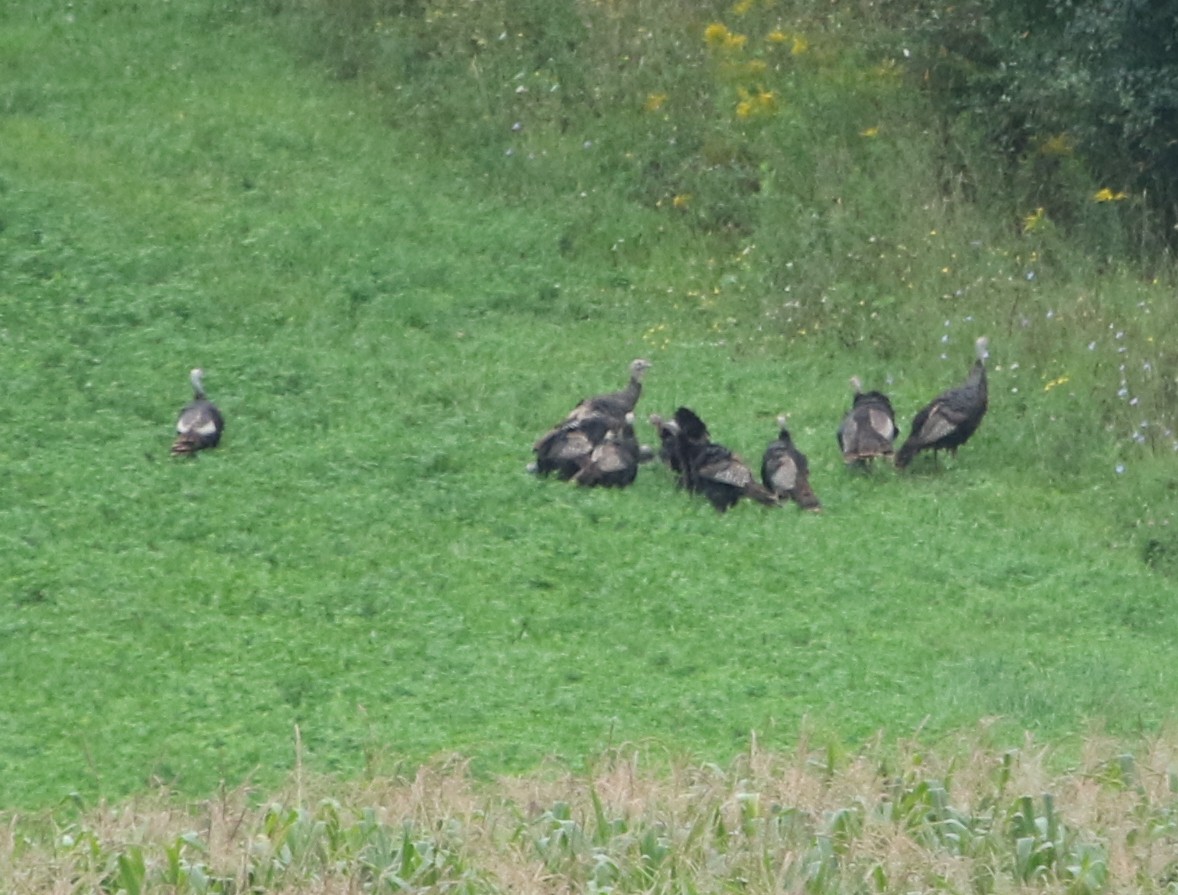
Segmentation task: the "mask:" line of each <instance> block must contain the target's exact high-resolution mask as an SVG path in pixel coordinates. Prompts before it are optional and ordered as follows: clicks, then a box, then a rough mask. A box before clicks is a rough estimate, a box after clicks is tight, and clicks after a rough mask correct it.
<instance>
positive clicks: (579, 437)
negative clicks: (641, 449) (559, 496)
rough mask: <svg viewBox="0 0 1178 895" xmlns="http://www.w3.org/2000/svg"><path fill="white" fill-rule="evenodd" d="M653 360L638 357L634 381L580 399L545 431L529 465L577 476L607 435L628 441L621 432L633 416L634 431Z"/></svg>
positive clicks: (537, 470) (534, 469)
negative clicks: (555, 423)
mask: <svg viewBox="0 0 1178 895" xmlns="http://www.w3.org/2000/svg"><path fill="white" fill-rule="evenodd" d="M649 368H650V362H649V361H646V360H643V359H642V358H638V359H636V360H634V361H633V362H632V363H631V364H630V381H629V384H628V385H627V386H626V387H625V388H624V389H621V390H619V391H616V392H608V393H606V394H602V395H595V396H593V397H591V398H585V399H584V400H583V401H580V402H579V403H578V404H577V405H576V406H575V407H574V408H573V409H572V410H571V411H569V413H568V415H567V416H566V417H565V418H564V419H563V420H561V421H560V422H559V423H558V424H557V425H555V426H554V427H552V428H551V429H549V430H548V431H547V432H545V433H544V434H543V435H541V436H540V437H539V438H538V439H537V440H536V442H535V443H534V444H533V445H532V452H533V453H534V454H535V455H536V459H535V461H534V462H533V463H531V464H530V465H529V466H528V469H529V471H531V472H534V473H536V474H537V475H549V474H552V473H555V474H556V476H557V477H558V478H561V479H571V478H573V477H574V476H576V475H577V474H578V473H579V472H580V471H581V470H582V468H583V467H584V466H585V465H586V463H590V462H591V457H592V455H593V452H594V450H595V449H596V448H598V447H599V446H601V445H602V444H603V443H604V442H605V440H606V435H607V434H608V433H610V432H614V433H617V434H616V437H615V439H614V441H615V443H616V444H620V443H622V442H624V441H625V438H624V436H623V435H622V434H621V432H622V430H623V429H624V428H625V427H626V425H627V416H630V424H629V425H630V431H631V432H633V416H632V414H633V412H634V408H635V406H637V404H638V399H639V398H640V397H641V396H642V380H643V377H644V376H645V374H646V371H647V370H648V369H649Z"/></svg>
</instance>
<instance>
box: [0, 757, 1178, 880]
mask: <svg viewBox="0 0 1178 895" xmlns="http://www.w3.org/2000/svg"><path fill="white" fill-rule="evenodd" d="M1089 747H1090V749H1089V753H1088V754H1087V755H1085V756H1084V758H1083V760H1082V761H1081V762H1080V763H1079V764H1078V765H1077V766H1076V767H1075V769H1074V770H1072V771H1069V772H1067V773H1059V772H1058V771H1054V770H1053V769H1052V768H1051V763H1052V762H1051V760H1050V759H1051V757H1050V756H1049V754H1048V750H1047V749H1045V748H1043V747H1041V746H1039V745H1037V744H1035V743H1033V742H1031V741H1030V740H1028V741H1027V742H1025V743H1023V744H1022V746H1020V747H1018V748H1012V749H1001V750H1000V749H995V748H993V747H992V746H990V745H988V744H987V743H986V737H985V736H982V737H981V738H971V739H969V740H964V739H963V740H960V741H955V742H948V743H943V744H942V746H941V748H939V749H937V750H936V751H935V752H928V751H926V750H924V749H923V748H922V747H919V746H914V745H912V744H907V745H903V746H900V747H898V748H897V747H887V748H884V747H882V746H881V745H880V744H878V743H877V744H874V745H872V746H870V747H868V748H866V749H864V750H863V751H862V752H860V753H858V754H854V755H836V754H832V753H829V752H823V751H812V747H811V745H810V744H808V743H807V742H805V740H804V739H803V740H802V741H801V742H800V743H799V745H798V748H797V750H796V751H794V752H792V753H781V752H778V753H775V754H765V753H761V752H759V751H758V750H757V748H756V745H755V744H753V747H752V748H751V749H750V751H749V752H748V753H746V754H745V755H743V756H741V757H739V758H738V759H737V760H736V761H735V762H733V764H732V765H731V766H730V767H726V768H720V767H717V766H716V765H685V764H675V765H674V766H673V767H671V768H669V769H668V768H667V767H664V766H661V764H660V766H659V767H658V768H657V769H655V770H652V769H651V768H649V767H647V765H646V763H645V757H644V756H643V755H642V754H640V753H639V752H637V751H634V750H631V749H622V750H619V751H617V752H612V753H610V754H608V755H606V756H603V757H602V758H601V759H599V760H598V761H596V762H594V763H593V764H592V765H591V766H589V767H587V768H586V769H585V770H584V771H578V772H573V773H569V772H568V771H565V770H560V769H552V772H550V773H549V772H542V773H540V774H535V775H530V776H529V777H527V778H523V779H520V778H504V779H501V780H497V781H495V782H494V783H493V784H489V785H488V784H482V785H480V784H476V783H475V782H474V781H472V779H471V777H470V774H469V772H468V770H467V769H466V767H465V766H464V765H463V764H462V763H461V762H456V763H449V764H441V765H434V766H428V767H421V768H419V769H417V770H416V771H414V772H410V773H408V774H407V775H406V776H404V777H395V778H391V779H380V780H372V781H368V782H367V783H365V784H341V783H340V782H339V781H326V780H323V779H319V778H311V779H304V778H303V777H302V776H301V775H300V776H298V777H296V778H295V779H294V780H292V781H291V782H290V784H289V785H288V786H287V787H286V788H285V790H283V791H281V792H280V793H278V794H275V795H272V796H270V797H268V798H266V799H265V800H264V801H263V803H262V804H258V803H257V802H256V800H255V799H253V798H251V794H249V793H246V792H243V791H230V792H224V793H222V794H221V795H220V796H218V797H216V798H211V799H209V800H207V801H203V802H201V803H199V804H197V805H194V806H193V807H192V808H190V809H179V808H177V807H175V806H174V805H172V804H170V803H168V802H167V801H159V800H148V801H140V800H136V801H134V802H131V803H127V804H124V805H120V806H111V807H109V808H108V807H103V808H102V809H99V810H92V811H85V812H79V813H77V814H75V815H73V816H71V817H69V818H67V819H57V820H53V821H49V820H43V821H41V822H35V821H26V822H23V823H21V824H19V825H16V826H9V827H7V828H6V829H5V833H4V835H3V836H0V871H3V878H4V879H5V884H4V886H5V891H6V892H12V893H37V895H40V893H45V892H67V891H104V892H125V893H128V895H135V893H139V892H151V891H169V892H175V893H184V895H187V893H206V892H213V893H236V892H274V893H283V892H371V891H390V892H396V891H412V892H464V893H501V892H651V893H686V892H726V891H741V892H749V893H765V895H769V893H780V892H806V893H811V895H816V893H836V892H864V893H866V892H913V891H921V892H930V891H946V892H973V893H980V895H986V893H999V892H1012V891H1021V890H1023V889H1025V888H1031V889H1033V890H1034V891H1037V892H1060V893H1069V895H1077V893H1095V892H1138V893H1152V892H1159V893H1160V892H1172V891H1173V888H1174V885H1175V884H1176V875H1178V861H1176V860H1175V857H1174V854H1175V847H1176V846H1178V803H1176V801H1175V795H1174V785H1173V784H1174V779H1173V775H1174V768H1173V764H1174V758H1175V754H1174V743H1173V740H1172V739H1171V738H1162V739H1154V740H1150V741H1148V742H1146V743H1143V744H1141V748H1140V749H1138V750H1137V751H1136V752H1134V753H1126V752H1121V751H1119V747H1117V746H1115V745H1114V744H1111V743H1108V742H1091V743H1090V744H1089Z"/></svg>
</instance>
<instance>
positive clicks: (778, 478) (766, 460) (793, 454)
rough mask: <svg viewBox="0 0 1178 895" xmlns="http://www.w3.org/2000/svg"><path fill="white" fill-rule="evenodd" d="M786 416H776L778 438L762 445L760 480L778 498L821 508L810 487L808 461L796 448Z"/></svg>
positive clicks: (804, 506) (808, 508)
mask: <svg viewBox="0 0 1178 895" xmlns="http://www.w3.org/2000/svg"><path fill="white" fill-rule="evenodd" d="M786 422H787V420H786V418H785V417H784V416H779V417H778V418H777V429H778V432H777V438H776V439H775V440H774V441H771V442H769V445H768V447H766V448H765V456H764V457H763V458H762V460H761V481H762V482H764V483H765V487H766V488H767V489H769V491H770V492H772V493H773V495H774V496H775V497H776V498H777V499H778V500H792V501H793V502H794V503H796V504H797V505H798V506H799V507H800V508H801V509H803V510H820V509H822V504H821V503H820V502H819V500H818V495H816V494H815V493H814V489H813V488H811V487H810V464H809V463H808V462H807V461H806V455H805V454H803V453H802V452H801V451H799V450H798V449H797V447H796V446H795V445H794V442H793V438H792V437H790V434H789V429H788V428H786Z"/></svg>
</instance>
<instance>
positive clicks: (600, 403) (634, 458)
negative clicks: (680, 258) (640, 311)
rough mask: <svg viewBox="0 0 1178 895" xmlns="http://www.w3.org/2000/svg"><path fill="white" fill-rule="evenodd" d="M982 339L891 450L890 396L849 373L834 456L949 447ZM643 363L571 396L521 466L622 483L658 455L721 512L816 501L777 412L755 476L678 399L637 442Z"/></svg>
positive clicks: (975, 379)
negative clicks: (750, 503)
mask: <svg viewBox="0 0 1178 895" xmlns="http://www.w3.org/2000/svg"><path fill="white" fill-rule="evenodd" d="M987 345H988V342H987V340H986V339H985V337H982V338H979V339H978V340H977V342H976V343H975V346H974V347H975V350H976V353H977V360H976V361H975V362H974V365H973V368H972V369H971V370H970V372H969V376H968V377H967V378H966V380H965V382H963V383H962V384H961V385H959V386H956V387H955V388H950V389H947V390H945V391H943V392H941V393H940V394H939V395H937V396H936V397H935V398H933V400H932V401H930V402H929V403H928V404H926V405H925V406H924V407H922V408H921V409H920V411H919V412H918V413H917V414H916V416H915V417H914V418H913V420H912V428H911V431H910V432H909V434H908V438H907V439H906V440H905V441H904V444H903V445H902V446H901V447H900V450H899V451H898V452H896V451H895V449H894V443H895V441H896V439H897V438H898V437H899V435H900V429H899V428H898V427H897V426H896V414H895V411H894V410H893V408H892V402H891V401H890V400H889V399H888V396H887V395H885V394H884V393H883V392H879V391H868V392H865V391H863V385H862V383H861V382H860V381H859V378H858V377H852V378H851V385H852V387H853V388H854V392H855V393H854V397H853V399H852V402H851V407H850V409H849V410H847V412H846V413H845V414H844V416H843V418H842V421H841V422H840V423H839V427H838V432H837V433H836V434H837V437H838V445H839V450H840V451H841V452H842V455H843V460H844V461H845V462H846V463H847V464H848V465H862V464H866V463H870V462H871V461H873V460H874V459H875V458H876V457H893V456H894V459H895V464H896V467H897V468H898V469H904V468H906V467H907V466H908V465H909V464H910V463H911V462H912V459H913V458H914V457H915V456H916V455H917V454H918V453H920V452H921V451H926V450H931V451H933V452H934V455H935V452H936V451H938V450H941V449H945V450H948V451H949V452H950V453H952V454H956V453H957V448H958V447H960V446H961V445H963V444H965V442H966V441H968V440H969V437H970V436H971V435H973V433H974V431H975V430H976V429H977V428H978V425H979V424H980V423H981V421H982V417H984V416H985V415H986V410H987V408H988V406H989V395H988V392H987V388H986V358H987V356H988V355H987V351H986V348H987ZM649 368H650V363H649V362H648V361H645V360H642V359H638V360H635V361H634V362H633V363H631V364H630V382H629V384H628V385H627V386H626V387H625V388H624V389H622V390H620V391H616V392H609V393H607V394H604V395H596V396H594V397H592V398H586V399H585V400H583V401H581V402H580V403H579V404H577V406H576V407H574V408H573V409H572V411H571V412H570V413H569V414H568V416H566V417H565V418H564V419H563V420H561V421H560V422H559V423H558V424H557V425H555V426H554V427H552V428H551V429H549V430H548V431H547V432H545V433H544V434H543V435H542V436H540V438H539V439H538V440H537V441H536V443H535V444H534V445H532V451H533V452H534V453H535V455H536V459H535V461H534V462H533V463H531V464H530V465H529V466H528V469H529V471H531V472H534V473H536V474H537V475H542V476H546V475H550V474H555V475H556V476H557V477H558V478H561V479H571V480H573V481H575V482H577V483H578V484H580V485H601V486H606V487H615V488H624V487H625V486H627V485H629V484H631V483H632V482H633V481H634V479H635V477H636V476H637V475H638V466H639V465H640V464H641V463H644V462H646V461H648V460H653V459H654V458H655V457H656V456H657V457H658V459H660V460H661V461H662V462H663V463H665V464H666V465H667V466H668V467H669V468H670V470H671V472H672V473H673V474H674V476H675V480H676V482H677V484H678V485H679V487H681V488H684V489H686V490H687V491H690V492H693V493H697V494H702V495H703V496H704V497H706V498H707V499H708V501H709V502H711V504H712V506H714V507H715V508H716V509H717V510H719V511H720V512H724V511H725V510H727V509H729V508H730V507H732V506H733V505H734V504H736V502H737V501H739V500H740V499H741V498H742V497H747V498H750V499H752V500H755V501H757V502H758V503H762V504H765V505H766V506H776V505H778V504H780V503H783V502H788V501H793V502H794V503H796V504H797V505H798V506H799V507H800V508H802V509H806V510H818V509H821V506H822V505H821V503H820V502H819V500H818V497H817V495H815V493H814V490H813V488H811V487H810V468H809V464H808V463H807V462H806V456H805V454H803V453H802V452H801V451H799V450H798V448H797V447H796V446H795V445H794V443H793V439H792V438H791V437H790V433H789V429H788V428H787V427H786V422H787V421H786V418H785V417H784V416H779V417H778V418H777V430H778V431H777V437H776V438H775V439H774V440H773V441H771V442H770V443H769V445H768V446H767V447H766V448H765V452H764V455H763V456H762V459H761V475H760V479H759V480H758V478H757V476H756V475H754V473H753V471H752V469H750V468H749V466H748V465H747V464H746V463H745V462H744V461H743V460H742V459H741V458H740V457H739V456H738V455H737V454H735V453H733V452H732V451H731V450H729V449H728V448H726V447H725V446H724V445H722V444H720V443H719V442H716V441H713V440H712V437H711V433H710V432H709V431H708V427H707V424H706V423H705V422H704V421H703V420H702V419H700V417H699V416H698V415H697V414H696V413H695V412H694V411H693V410H691V409H690V408H688V407H680V408H679V409H678V410H676V411H675V413H674V415H673V416H671V417H670V418H667V419H664V418H663V417H661V416H659V415H658V414H651V415H650V424H651V426H653V427H654V430H655V433H656V434H657V435H658V440H659V446H658V448H657V450H656V449H653V448H648V447H646V446H644V445H641V444H639V441H638V436H637V435H636V434H635V431H634V408H635V407H636V406H637V404H638V398H639V397H640V396H641V394H642V380H643V377H644V375H645V373H646V371H647V370H648V369H649Z"/></svg>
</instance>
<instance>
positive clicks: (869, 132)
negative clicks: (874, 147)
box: [859, 125, 879, 137]
mask: <svg viewBox="0 0 1178 895" xmlns="http://www.w3.org/2000/svg"><path fill="white" fill-rule="evenodd" d="M859 136H860V137H878V136H879V126H878V125H874V126H872V127H869V128H865V129H864V130H861V131H859Z"/></svg>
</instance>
